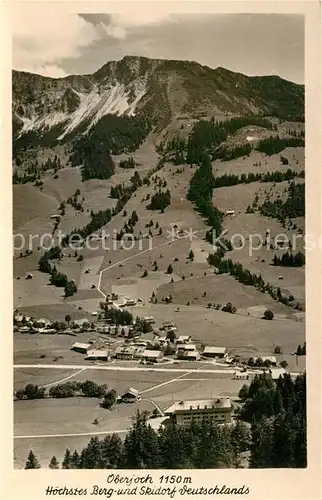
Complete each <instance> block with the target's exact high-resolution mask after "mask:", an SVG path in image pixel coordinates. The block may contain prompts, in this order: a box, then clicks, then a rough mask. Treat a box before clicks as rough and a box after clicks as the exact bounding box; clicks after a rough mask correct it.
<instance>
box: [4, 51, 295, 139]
mask: <svg viewBox="0 0 322 500" xmlns="http://www.w3.org/2000/svg"><path fill="white" fill-rule="evenodd" d="M12 88H13V105H12V115H13V136H14V139H15V140H16V139H19V138H20V142H21V139H22V138H23V137H25V140H23V141H22V142H23V143H26V142H27V143H28V140H29V138H30V139H32V141H35V137H36V136H37V137H38V139H39V138H41V137H42V136H43V137H44V136H46V137H47V143H49V144H50V143H51V142H52V141H56V142H57V141H59V142H66V141H68V140H70V139H71V138H73V137H75V136H77V135H79V134H84V133H88V132H90V131H92V130H93V129H94V128H95V126H96V125H97V124H98V123H100V122H101V121H102V119H103V118H104V117H106V116H108V115H114V116H118V117H127V118H129V119H131V117H132V118H133V117H135V120H141V119H144V120H148V121H149V122H150V123H151V126H152V127H154V128H155V129H156V130H158V131H162V130H163V129H164V128H165V127H166V126H168V125H169V123H171V121H172V120H173V119H174V118H177V117H180V116H183V117H186V118H200V117H202V116H209V115H211V116H216V115H217V114H227V115H249V114H266V115H277V116H278V115H280V116H283V118H287V117H290V118H291V117H293V118H294V117H298V116H302V115H303V113H304V87H303V86H301V85H296V84H294V83H291V82H288V81H286V80H283V79H281V78H279V77H277V76H265V77H248V76H245V75H242V74H240V73H234V72H232V71H228V70H226V69H224V68H220V67H219V68H217V69H211V68H208V67H206V66H201V65H200V64H198V63H195V62H187V61H170V60H161V59H148V58H144V57H134V56H127V57H124V58H123V59H122V60H121V61H117V62H116V61H112V62H108V63H106V64H105V65H104V66H103V67H102V68H101V69H99V70H98V71H97V72H96V73H94V74H92V75H83V76H75V75H72V76H68V77H66V78H60V79H53V78H48V77H43V76H40V75H35V74H30V73H25V72H19V71H13V75H12ZM35 132H36V134H35Z"/></svg>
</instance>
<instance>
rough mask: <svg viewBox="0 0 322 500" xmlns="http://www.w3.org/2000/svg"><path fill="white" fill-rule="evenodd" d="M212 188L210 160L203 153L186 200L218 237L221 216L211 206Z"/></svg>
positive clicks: (212, 179)
mask: <svg viewBox="0 0 322 500" xmlns="http://www.w3.org/2000/svg"><path fill="white" fill-rule="evenodd" d="M214 187H215V178H214V175H213V171H212V166H211V162H210V158H209V155H208V154H205V153H203V155H202V158H201V160H200V166H199V168H198V169H197V170H196V172H195V173H194V175H193V176H192V178H191V181H190V186H189V191H188V195H187V198H188V200H190V201H191V202H192V203H194V204H195V206H196V208H197V210H198V212H200V213H201V215H203V216H204V217H205V218H206V220H207V224H208V225H209V226H210V227H211V228H212V229H213V230H215V232H216V234H217V235H220V234H221V232H222V228H221V221H222V217H223V214H222V212H220V211H219V210H218V209H217V208H216V207H214V206H213V204H212V195H213V189H214ZM211 236H212V235H211Z"/></svg>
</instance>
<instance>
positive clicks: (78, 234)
mask: <svg viewBox="0 0 322 500" xmlns="http://www.w3.org/2000/svg"><path fill="white" fill-rule="evenodd" d="M111 219H112V211H111V210H110V209H109V208H108V209H107V210H99V211H98V212H93V211H91V221H90V222H89V223H88V224H86V226H84V227H83V228H80V229H73V230H72V231H71V232H70V233H69V234H66V235H65V236H64V237H63V239H62V246H63V247H65V246H67V245H68V244H69V243H73V244H76V243H79V244H80V245H81V243H82V242H83V241H84V240H85V239H86V238H88V236H90V235H91V234H92V233H94V232H95V231H98V230H99V229H101V228H102V227H103V226H105V225H106V224H107V223H108V222H110V220H111Z"/></svg>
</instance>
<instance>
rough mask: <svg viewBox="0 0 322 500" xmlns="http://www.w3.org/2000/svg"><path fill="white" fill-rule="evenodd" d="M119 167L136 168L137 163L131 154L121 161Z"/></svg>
mask: <svg viewBox="0 0 322 500" xmlns="http://www.w3.org/2000/svg"><path fill="white" fill-rule="evenodd" d="M119 167H120V168H124V169H128V168H135V167H136V164H135V161H134V158H133V157H132V156H130V157H129V158H127V159H126V160H122V161H120V163H119Z"/></svg>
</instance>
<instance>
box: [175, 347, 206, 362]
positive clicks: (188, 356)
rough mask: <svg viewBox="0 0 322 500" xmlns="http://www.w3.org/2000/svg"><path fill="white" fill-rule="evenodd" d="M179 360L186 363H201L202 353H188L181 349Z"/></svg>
mask: <svg viewBox="0 0 322 500" xmlns="http://www.w3.org/2000/svg"><path fill="white" fill-rule="evenodd" d="M177 359H183V360H185V361H199V359H200V353H199V352H198V351H189V350H187V351H186V350H184V349H179V350H178V353H177Z"/></svg>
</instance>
